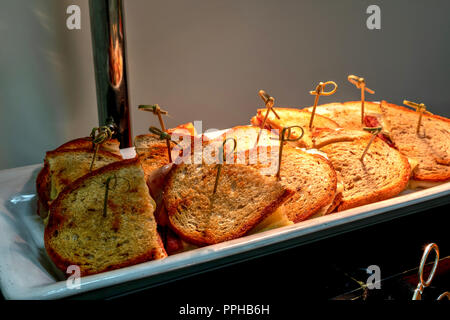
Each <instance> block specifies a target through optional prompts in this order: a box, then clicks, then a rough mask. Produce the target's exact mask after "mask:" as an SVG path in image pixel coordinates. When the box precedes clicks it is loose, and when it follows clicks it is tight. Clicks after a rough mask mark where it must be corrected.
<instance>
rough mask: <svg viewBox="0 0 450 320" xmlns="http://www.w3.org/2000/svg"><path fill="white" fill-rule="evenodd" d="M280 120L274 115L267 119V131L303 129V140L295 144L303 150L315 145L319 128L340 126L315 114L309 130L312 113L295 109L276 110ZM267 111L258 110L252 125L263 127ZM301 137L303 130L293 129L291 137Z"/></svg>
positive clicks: (271, 114)
mask: <svg viewBox="0 0 450 320" xmlns="http://www.w3.org/2000/svg"><path fill="white" fill-rule="evenodd" d="M274 109H275V110H276V112H277V114H278V115H279V116H280V119H277V118H276V117H275V115H274V114H273V113H270V114H269V116H268V117H267V121H266V124H265V128H266V129H277V130H282V129H283V127H290V126H300V127H302V128H303V131H304V134H303V137H302V139H300V140H298V141H297V142H296V143H295V144H296V145H298V146H299V147H302V148H312V147H313V143H312V141H311V137H312V135H313V133H314V131H315V130H316V129H317V128H332V129H334V128H339V125H338V124H337V123H336V122H335V121H333V120H332V119H330V118H327V117H324V116H322V115H319V114H317V113H316V114H315V116H314V122H313V126H312V128H309V122H310V119H311V116H312V114H311V112H310V111H308V110H306V109H294V108H274ZM266 112H267V109H258V111H257V114H256V118H255V117H254V118H252V119H251V123H252V124H254V125H257V126H261V125H262V122H263V119H264V117H265V115H266ZM300 135H301V130H300V129H297V128H293V129H292V130H291V137H292V138H296V137H298V136H300Z"/></svg>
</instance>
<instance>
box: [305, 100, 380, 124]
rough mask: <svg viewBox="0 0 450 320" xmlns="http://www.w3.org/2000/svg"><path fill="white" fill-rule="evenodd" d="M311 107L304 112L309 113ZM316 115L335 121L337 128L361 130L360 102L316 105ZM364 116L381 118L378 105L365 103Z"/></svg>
mask: <svg viewBox="0 0 450 320" xmlns="http://www.w3.org/2000/svg"><path fill="white" fill-rule="evenodd" d="M312 108H313V107H307V108H305V109H304V110H308V111H311V110H312ZM316 113H317V114H320V115H322V116H325V117H327V118H330V119H331V120H333V121H335V122H336V123H337V124H338V125H339V127H341V128H345V129H352V130H361V129H362V128H363V127H364V124H362V123H361V101H346V102H332V103H327V104H321V105H318V106H317V108H316ZM364 114H365V115H366V116H374V117H376V118H378V119H379V118H380V117H381V109H380V103H378V102H371V101H365V102H364Z"/></svg>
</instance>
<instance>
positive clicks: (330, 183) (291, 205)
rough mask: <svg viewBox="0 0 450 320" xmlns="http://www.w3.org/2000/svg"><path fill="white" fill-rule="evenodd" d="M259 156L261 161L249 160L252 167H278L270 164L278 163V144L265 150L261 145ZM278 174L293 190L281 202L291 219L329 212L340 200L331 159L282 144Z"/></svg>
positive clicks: (283, 182)
mask: <svg viewBox="0 0 450 320" xmlns="http://www.w3.org/2000/svg"><path fill="white" fill-rule="evenodd" d="M262 152H267V159H271V160H270V163H271V164H270V165H268V164H262V163H260V161H261V153H262ZM258 156H259V159H260V160H258V161H255V160H254V159H253V160H251V161H250V163H251V165H252V166H254V167H255V168H258V169H259V170H260V169H261V168H264V169H267V168H268V167H271V168H272V169H271V170H273V169H277V168H278V166H275V167H274V166H273V163H276V164H278V156H279V151H278V148H277V147H273V148H267V151H261V148H260V151H259V154H258ZM263 159H264V158H263ZM275 173H276V172H272V174H275ZM280 176H281V181H280V183H281V184H282V185H284V186H285V187H286V188H291V189H293V190H295V193H294V195H293V196H292V197H291V198H289V199H288V200H287V201H286V202H285V203H284V204H283V209H284V212H285V214H286V215H287V217H288V218H289V220H291V221H293V222H300V221H303V220H306V219H308V218H310V217H311V216H313V215H315V214H317V213H318V212H319V211H320V210H324V213H323V214H326V213H329V212H331V211H329V210H328V209H330V208H331V207H332V206H333V203H334V201H335V200H336V201H337V199H339V198H338V194H339V192H338V190H337V176H336V172H335V170H334V169H333V166H332V165H331V163H330V161H328V160H327V159H326V158H325V157H323V156H321V155H319V154H312V153H308V152H305V151H303V150H301V149H299V148H298V147H292V146H290V145H288V144H286V145H285V146H283V153H282V160H281V169H280ZM335 205H337V204H334V206H335Z"/></svg>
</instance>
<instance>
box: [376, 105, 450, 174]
mask: <svg viewBox="0 0 450 320" xmlns="http://www.w3.org/2000/svg"><path fill="white" fill-rule="evenodd" d="M381 110H382V112H383V117H384V122H385V123H386V125H387V126H388V130H389V132H390V138H391V140H392V141H393V143H394V144H395V146H396V147H397V148H398V150H400V152H402V153H403V154H404V155H405V156H407V157H408V158H412V159H414V160H416V161H417V162H418V165H417V166H416V168H415V169H414V171H413V179H414V180H422V181H446V180H449V179H450V120H449V119H446V118H443V117H440V116H437V115H433V114H423V116H422V125H421V128H420V132H419V134H417V123H418V113H417V112H415V111H413V110H411V109H407V108H405V107H401V106H397V105H395V104H391V103H388V102H386V101H382V102H381Z"/></svg>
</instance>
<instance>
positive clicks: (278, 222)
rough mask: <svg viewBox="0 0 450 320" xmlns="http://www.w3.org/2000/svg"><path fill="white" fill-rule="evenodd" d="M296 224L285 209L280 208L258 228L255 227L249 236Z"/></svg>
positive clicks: (257, 226)
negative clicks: (286, 213)
mask: <svg viewBox="0 0 450 320" xmlns="http://www.w3.org/2000/svg"><path fill="white" fill-rule="evenodd" d="M291 224H294V223H293V222H292V221H291V220H289V219H288V217H287V216H286V215H285V213H284V209H283V207H279V208H278V209H277V210H275V211H274V212H273V213H272V214H271V215H270V216H268V217H267V218H265V219H264V220H263V221H261V222H260V223H259V224H258V225H256V227H254V228H253V229H252V230H251V231H250V232H249V234H255V233H258V232H263V231H267V230H271V229H275V228H280V227H285V226H290V225H291Z"/></svg>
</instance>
